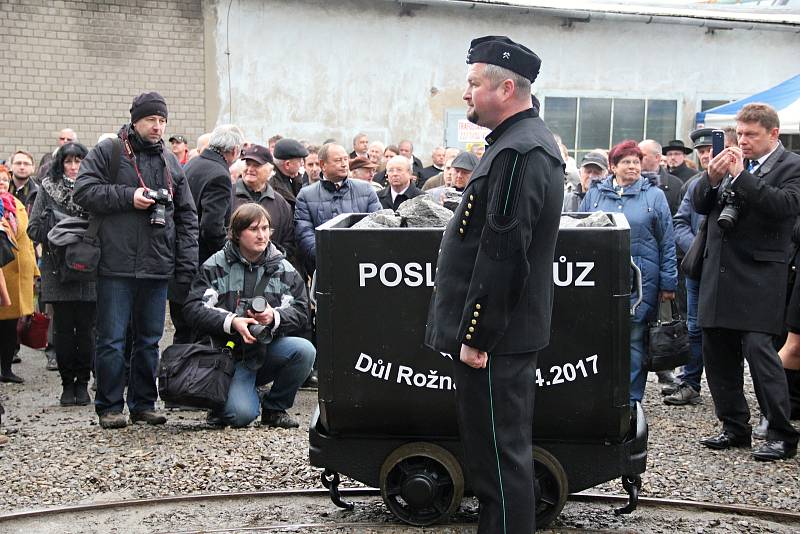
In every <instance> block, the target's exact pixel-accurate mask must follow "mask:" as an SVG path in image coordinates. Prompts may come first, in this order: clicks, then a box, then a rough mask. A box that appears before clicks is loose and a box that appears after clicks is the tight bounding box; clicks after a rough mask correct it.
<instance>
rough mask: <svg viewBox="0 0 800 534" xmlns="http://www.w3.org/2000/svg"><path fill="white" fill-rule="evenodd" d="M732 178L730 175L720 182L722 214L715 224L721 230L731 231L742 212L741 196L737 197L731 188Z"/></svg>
mask: <svg viewBox="0 0 800 534" xmlns="http://www.w3.org/2000/svg"><path fill="white" fill-rule="evenodd" d="M732 182H733V178H731V176H730V175H728V176H726V177H725V179H724V180H723V181H722V186H721V187H720V191H721V196H720V200H719V202H720V204H721V205H722V212H721V213H720V214H719V217H718V218H717V224H719V226H720V228H722V229H723V230H731V229H732V228H733V227H734V226H736V223H737V222H738V221H739V215H740V214H741V210H742V199H741V195H737V194H736V191H734V190H733V187H732V185H733V184H732Z"/></svg>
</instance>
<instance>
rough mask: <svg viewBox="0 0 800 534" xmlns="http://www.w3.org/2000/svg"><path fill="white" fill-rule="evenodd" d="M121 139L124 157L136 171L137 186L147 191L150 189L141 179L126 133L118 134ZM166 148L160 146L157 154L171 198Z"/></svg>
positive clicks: (170, 178)
mask: <svg viewBox="0 0 800 534" xmlns="http://www.w3.org/2000/svg"><path fill="white" fill-rule="evenodd" d="M120 135H121V139H122V147H123V148H124V149H125V157H127V158H128V160H130V162H131V164H132V165H133V170H135V171H136V177H137V178H138V179H139V185H141V186H142V188H144V189H145V190H149V189H150V188H149V187H147V185H146V184H145V183H144V179H143V178H142V173H141V171H139V165H138V164H137V163H136V154H134V152H133V148H132V147H131V142H130V139H128V132H127V131H125V130H123V132H122V133H121V134H120ZM166 150H167V149H166V147H164V146H162V147H161V151H160V152H159V156H161V161H162V162H163V163H164V180H165V181H166V182H167V189H168V190H169V195H170V196H172V172H171V171H170V170H169V164H168V163H167V158H166V157H164V152H165V151H166Z"/></svg>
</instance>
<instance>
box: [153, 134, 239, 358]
mask: <svg viewBox="0 0 800 534" xmlns="http://www.w3.org/2000/svg"><path fill="white" fill-rule="evenodd" d="M243 143H244V135H243V134H242V131H241V130H240V129H239V128H238V127H237V126H234V125H232V124H225V125H222V126H217V127H216V128H214V131H213V132H212V133H211V138H210V140H209V144H208V148H206V149H205V150H203V152H202V153H201V154H200V155H199V156H198V157H196V158H194V159H193V160H191V161H190V162H189V163H187V164H186V167H184V172H185V173H186V181H187V182H188V183H189V189H190V190H191V192H192V198H193V199H194V204H195V207H196V208H197V220H198V226H199V230H200V233H199V236H198V239H197V248H198V251H197V256H198V263H197V267H200V266H201V265H203V262H205V261H206V260H207V259H208V258H209V257H210V256H211V255H212V254H214V253H215V252H216V251H218V250H219V249H221V248H222V245H224V244H225V228H226V227H227V226H228V222H229V221H230V218H231V200H232V197H231V173H230V170H229V169H228V167H230V166H231V165H232V164H233V162H234V161H236V159H237V158H238V157H239V151H240V149H241V147H242V144H243ZM189 286H190V284H180V283H178V282H177V281H176V280H175V279H174V278H173V279H172V280H170V281H169V286H168V287H167V298H168V299H169V315H170V319H171V320H172V324H173V326H174V327H175V334H174V335H173V337H172V342H173V343H191V342H192V340H193V335H192V326H191V325H190V324H188V323H187V322H186V320H185V319H184V317H183V303H184V301H185V300H186V296H187V295H188V294H189Z"/></svg>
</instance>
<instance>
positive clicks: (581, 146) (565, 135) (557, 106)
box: [542, 96, 678, 162]
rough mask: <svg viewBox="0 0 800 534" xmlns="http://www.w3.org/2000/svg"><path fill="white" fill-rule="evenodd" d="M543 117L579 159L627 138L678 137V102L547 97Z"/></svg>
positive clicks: (657, 138)
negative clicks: (596, 149) (587, 153)
mask: <svg viewBox="0 0 800 534" xmlns="http://www.w3.org/2000/svg"><path fill="white" fill-rule="evenodd" d="M542 116H543V118H544V119H545V120H546V121H547V125H548V126H549V127H550V129H551V130H552V131H553V133H556V134H558V135H559V136H560V137H561V140H562V141H563V143H564V144H565V145H566V146H567V148H568V149H569V151H570V154H571V155H572V156H573V157H574V158H575V160H576V161H578V162H580V160H581V159H582V158H583V156H584V155H585V154H586V152H589V151H590V150H593V149H595V148H603V149H609V148H611V147H612V146H614V145H615V144H616V143H619V142H620V141H622V140H624V139H635V140H637V141H641V140H642V139H655V140H656V141H658V142H659V143H661V144H666V143H668V142H669V141H670V140H672V139H675V131H676V126H677V118H678V101H677V100H663V99H649V98H644V99H637V98H586V97H560V96H547V97H545V98H544V103H543V106H542Z"/></svg>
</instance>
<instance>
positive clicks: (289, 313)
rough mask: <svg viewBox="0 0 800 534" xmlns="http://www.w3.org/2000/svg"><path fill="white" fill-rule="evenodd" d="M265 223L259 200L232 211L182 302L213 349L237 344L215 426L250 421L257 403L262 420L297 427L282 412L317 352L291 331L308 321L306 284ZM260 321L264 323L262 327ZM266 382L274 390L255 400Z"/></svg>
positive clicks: (267, 221) (213, 421)
mask: <svg viewBox="0 0 800 534" xmlns="http://www.w3.org/2000/svg"><path fill="white" fill-rule="evenodd" d="M270 226H271V225H270V217H269V214H268V213H267V211H266V210H265V209H264V208H263V207H262V206H261V205H259V204H255V203H249V204H243V205H242V206H240V207H239V208H237V209H236V211H234V213H233V215H232V216H231V223H230V229H229V231H228V241H227V242H226V243H225V246H224V247H223V248H222V250H220V251H218V252H217V253H216V254H214V255H213V256H211V257H210V258H209V259H208V260H206V262H205V263H204V264H203V265H202V267H201V268H200V272H199V273H198V277H197V278H196V279H195V281H194V282H193V283H192V288H191V290H190V292H189V297H188V298H187V300H186V303H185V305H184V309H183V312H184V314H185V317H186V319H187V320H188V321H189V324H191V325H192V327H193V328H194V329H195V331H196V332H197V333H198V334H199V335H200V336H201V339H200V342H201V343H202V342H204V341H209V338H212V339H213V341H214V344H215V346H224V345H225V344H226V343H227V342H228V341H233V343H234V348H233V350H232V354H233V357H234V358H235V359H236V371H235V374H234V376H233V380H232V382H231V387H230V391H229V393H228V401H227V403H226V404H225V409H224V411H223V412H222V413H214V412H212V413H210V414H209V416H208V422H209V423H210V424H212V425H219V426H222V425H230V426H233V427H243V426H247V425H248V424H250V422H251V421H253V420H254V419H255V418H256V417H258V412H259V404H260V405H261V407H262V408H263V412H262V414H261V423H262V424H264V425H267V426H275V427H281V428H295V427H297V426H299V424H298V423H297V421H295V420H294V419H293V418H292V417H291V416H289V414H287V413H286V410H287V409H288V408H290V407H291V406H292V405H293V404H294V398H295V395H296V394H297V390H298V389H299V388H300V385H301V384H302V383H303V381H304V380H305V379H306V377H307V376H308V373H309V372H310V371H311V366H312V365H313V363H314V358H315V357H316V349H314V346H313V345H312V344H311V343H310V342H309V341H308V340H306V339H303V338H301V337H293V336H292V334H295V333H298V334H299V333H301V332H302V331H303V330H304V329H305V328H306V325H307V322H308V297H307V295H306V286H305V283H304V282H303V279H302V278H301V277H300V275H299V274H298V273H297V271H296V270H295V269H294V267H292V265H291V264H290V263H289V262H288V261H287V260H286V257H285V256H284V254H283V253H282V252H281V251H280V250H279V249H278V248H277V247H276V246H275V245H274V244H272V243H271V242H270V239H269V236H270ZM264 277H266V278H264ZM256 297H263V299H259V298H256ZM265 301H266V302H265ZM262 325H263V326H265V327H266V328H263V329H262V328H259V327H260V326H262ZM258 330H262V331H261V332H260V333H259V332H258ZM204 335H205V336H207V337H206V338H205V339H203V338H202V336H204ZM269 382H273V384H272V389H271V390H270V392H269V393H268V394H267V395H266V396H265V397H264V399H263V400H261V401H259V397H258V392H257V390H256V386H258V385H263V384H267V383H269Z"/></svg>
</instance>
